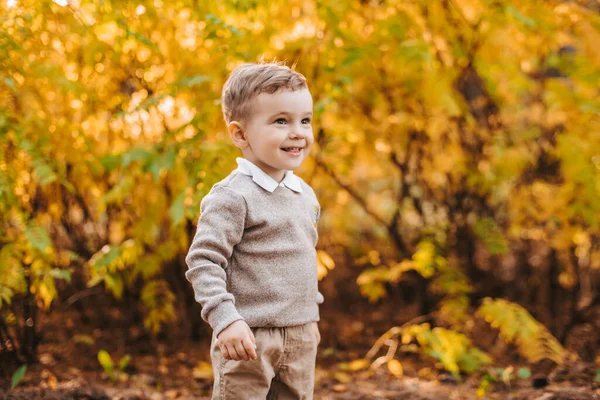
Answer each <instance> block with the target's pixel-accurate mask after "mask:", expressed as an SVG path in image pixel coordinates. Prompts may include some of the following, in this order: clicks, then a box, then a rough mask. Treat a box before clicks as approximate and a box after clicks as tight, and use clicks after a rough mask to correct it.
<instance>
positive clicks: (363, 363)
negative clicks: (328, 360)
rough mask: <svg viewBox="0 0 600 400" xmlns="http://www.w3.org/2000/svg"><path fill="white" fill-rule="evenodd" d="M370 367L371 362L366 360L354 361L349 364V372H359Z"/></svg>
mask: <svg viewBox="0 0 600 400" xmlns="http://www.w3.org/2000/svg"><path fill="white" fill-rule="evenodd" d="M368 366H369V362H368V361H367V360H365V359H364V358H360V359H358V360H354V361H352V362H351V363H349V364H348V370H350V371H358V370H360V369H363V368H367V367H368Z"/></svg>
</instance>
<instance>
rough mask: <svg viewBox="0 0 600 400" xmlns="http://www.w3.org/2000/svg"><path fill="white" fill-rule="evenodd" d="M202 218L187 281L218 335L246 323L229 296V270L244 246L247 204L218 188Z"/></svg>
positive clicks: (206, 203) (190, 254)
mask: <svg viewBox="0 0 600 400" xmlns="http://www.w3.org/2000/svg"><path fill="white" fill-rule="evenodd" d="M200 211H201V216H200V219H199V220H198V227H197V229H196V234H195V236H194V240H193V242H192V244H191V246H190V249H189V251H188V254H187V256H186V258H185V262H186V264H187V266H188V270H187V271H186V273H185V277H186V279H187V280H188V281H189V282H190V283H191V284H192V287H193V288H194V298H195V299H196V301H197V302H199V303H200V304H201V305H202V311H201V316H202V319H204V320H205V321H207V322H208V323H209V324H210V326H211V327H212V328H213V330H214V333H215V335H218V334H219V333H220V332H221V331H222V330H223V329H225V328H226V327H227V326H229V325H230V324H231V323H233V322H235V321H237V320H240V319H243V318H242V316H241V315H240V314H239V313H238V311H237V310H236V308H235V299H234V297H233V295H232V294H231V293H229V292H227V274H226V272H225V268H226V267H227V262H228V260H229V259H230V258H231V254H232V252H233V247H234V246H235V245H236V244H238V243H239V242H240V240H241V239H242V235H243V232H244V225H245V220H246V202H245V200H244V198H243V196H242V195H241V194H239V193H237V192H236V191H234V190H231V189H227V188H224V187H220V186H215V187H213V189H212V190H211V191H210V193H209V194H207V195H206V196H205V197H204V199H203V200H202V203H201V205H200Z"/></svg>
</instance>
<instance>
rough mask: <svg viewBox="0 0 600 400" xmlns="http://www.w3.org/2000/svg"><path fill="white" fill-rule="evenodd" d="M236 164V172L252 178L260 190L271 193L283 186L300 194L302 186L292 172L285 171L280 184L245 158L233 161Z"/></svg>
mask: <svg viewBox="0 0 600 400" xmlns="http://www.w3.org/2000/svg"><path fill="white" fill-rule="evenodd" d="M235 161H236V162H237V164H238V168H237V169H238V171H240V172H241V173H243V174H244V175H248V176H251V177H252V180H253V181H254V182H255V183H256V184H257V185H258V186H260V187H261V188H263V189H265V190H266V191H269V192H271V193H273V192H274V191H275V189H277V186H282V187H283V186H285V187H287V188H288V189H291V190H293V191H294V192H298V193H302V184H301V183H300V179H299V178H298V177H297V176H296V175H294V172H293V171H285V177H284V178H283V181H281V183H277V181H276V180H275V179H273V178H271V177H270V176H269V175H268V174H267V173H266V172H265V171H263V170H262V169H260V168H259V167H257V166H256V165H255V164H254V163H253V162H251V161H248V160H246V159H245V158H242V157H238V158H236V159H235Z"/></svg>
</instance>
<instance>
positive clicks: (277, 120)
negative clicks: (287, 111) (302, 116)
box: [275, 118, 285, 124]
mask: <svg viewBox="0 0 600 400" xmlns="http://www.w3.org/2000/svg"><path fill="white" fill-rule="evenodd" d="M275 123H276V124H285V118H277V119H276V120H275Z"/></svg>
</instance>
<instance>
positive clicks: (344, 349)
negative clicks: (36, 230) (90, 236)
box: [0, 309, 600, 400]
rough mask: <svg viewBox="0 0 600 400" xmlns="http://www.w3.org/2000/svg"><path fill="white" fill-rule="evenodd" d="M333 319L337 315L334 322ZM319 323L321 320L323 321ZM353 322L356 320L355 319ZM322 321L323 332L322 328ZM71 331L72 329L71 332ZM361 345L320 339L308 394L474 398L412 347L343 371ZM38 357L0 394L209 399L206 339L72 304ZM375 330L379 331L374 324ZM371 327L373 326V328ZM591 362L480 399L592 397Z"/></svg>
mask: <svg viewBox="0 0 600 400" xmlns="http://www.w3.org/2000/svg"><path fill="white" fill-rule="evenodd" d="M118 313H119V311H118V310H117V309H115V310H108V311H106V315H107V321H108V320H112V321H119V315H118ZM337 323H338V324H339V323H340V322H339V321H338V322H337ZM325 327H326V325H325ZM355 328H356V329H361V325H360V324H355ZM326 330H327V329H325V332H324V336H326V335H327V332H326ZM75 332H76V333H77V335H74V333H75ZM364 332H367V334H366V336H367V337H361V340H362V341H363V342H365V344H364V345H359V346H355V347H354V348H349V347H348V346H342V345H339V346H338V347H339V348H333V347H327V346H326V345H327V343H324V346H322V348H321V350H320V353H319V356H318V362H317V370H316V388H315V398H316V399H323V400H329V399H331V400H334V399H335V400H337V399H344V400H352V399H407V400H416V399H421V400H434V399H456V400H463V399H464V400H470V399H478V397H477V394H476V393H477V388H478V387H479V386H480V384H481V375H473V376H470V377H463V378H460V379H459V380H457V379H455V378H454V377H453V376H452V375H450V374H447V373H444V372H443V371H440V370H437V369H436V368H435V365H433V364H432V363H431V362H429V361H428V360H426V359H422V358H419V357H417V356H415V355H410V356H406V357H405V358H403V359H402V360H401V361H402V365H403V367H404V374H403V376H402V377H396V376H394V375H392V374H391V373H390V372H389V371H388V370H387V369H386V368H385V367H383V368H379V369H377V370H374V371H373V370H359V371H350V370H349V369H347V368H346V369H344V365H347V364H344V363H348V362H351V361H353V360H356V359H359V358H361V357H364V355H365V354H366V352H367V351H368V348H369V347H368V345H369V343H372V342H373V341H374V340H375V338H376V336H373V337H372V338H370V337H368V336H369V335H374V334H375V330H364ZM40 333H41V334H42V337H43V341H42V342H41V344H40V346H39V349H38V354H39V363H37V364H34V365H30V366H29V367H28V370H27V373H26V375H25V378H24V379H23V380H22V381H21V383H20V384H19V386H18V387H17V389H15V390H12V391H10V390H9V388H10V379H9V378H10V377H9V378H4V379H3V380H2V379H1V378H0V398H2V399H88V400H96V399H97V400H100V399H121V400H125V399H129V400H134V399H140V400H141V399H209V398H210V389H211V384H212V382H211V379H210V377H209V376H207V375H210V371H209V370H207V369H206V368H202V365H206V364H202V362H207V361H208V360H209V359H208V346H209V343H208V341H207V340H205V341H200V342H193V341H191V340H189V339H186V338H185V336H181V337H174V336H172V335H171V336H170V337H167V338H163V339H160V338H155V337H151V336H149V335H145V334H144V332H143V330H141V329H132V328H124V327H119V326H113V325H106V326H105V327H104V328H102V329H101V328H98V327H97V325H96V326H95V327H94V326H93V325H92V324H89V323H88V324H83V323H82V322H81V320H80V316H79V314H78V313H77V312H75V311H72V310H71V311H65V312H61V313H60V314H58V313H53V314H48V315H43V316H42V318H40ZM380 333H381V332H380ZM380 333H379V334H380ZM100 349H106V350H107V351H109V353H110V354H111V356H112V358H113V360H115V362H117V363H118V360H120V358H121V357H122V356H124V355H125V354H129V355H131V361H130V362H129V364H128V365H127V367H126V368H125V371H124V373H122V374H121V375H120V377H119V378H118V379H117V380H116V381H112V380H111V379H110V378H109V376H108V375H107V373H106V372H105V371H104V370H103V368H102V367H101V366H100V364H99V362H98V358H97V354H98V351H99V350H100ZM597 369H598V367H597V366H596V365H594V364H593V363H585V362H583V361H573V362H570V363H569V364H568V365H565V366H563V367H559V368H555V369H554V370H553V371H552V372H551V373H549V374H548V385H546V386H544V387H542V388H540V389H535V388H534V387H533V380H532V378H528V379H519V380H516V381H512V382H509V383H510V385H511V386H508V385H507V384H504V383H502V382H500V383H498V382H494V383H492V384H491V386H490V388H489V389H488V390H487V393H486V394H485V398H486V399H532V400H533V399H536V400H558V399H573V400H577V399H582V400H583V399H600V383H598V382H596V374H597Z"/></svg>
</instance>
